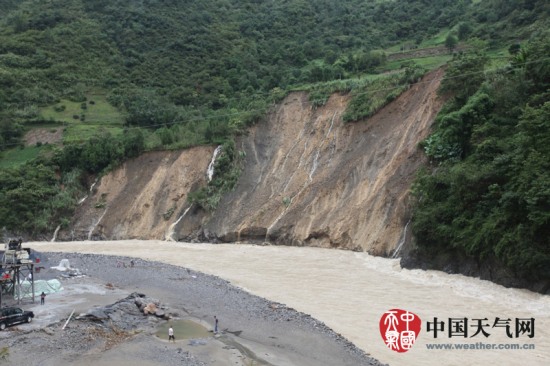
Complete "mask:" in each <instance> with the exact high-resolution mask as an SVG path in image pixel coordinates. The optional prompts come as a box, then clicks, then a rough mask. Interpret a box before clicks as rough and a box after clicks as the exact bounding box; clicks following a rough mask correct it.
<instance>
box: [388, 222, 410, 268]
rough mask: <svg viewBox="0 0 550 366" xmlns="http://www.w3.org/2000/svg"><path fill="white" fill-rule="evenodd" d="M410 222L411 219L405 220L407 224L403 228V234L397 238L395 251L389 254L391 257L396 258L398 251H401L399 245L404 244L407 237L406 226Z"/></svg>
mask: <svg viewBox="0 0 550 366" xmlns="http://www.w3.org/2000/svg"><path fill="white" fill-rule="evenodd" d="M410 223H411V219H409V221H407V224H406V225H405V228H404V229H403V234H402V235H401V238H399V244H398V245H397V248H396V249H395V252H393V255H392V256H391V257H392V258H397V256H398V255H399V252H400V251H401V247H403V244H405V240H406V239H407V228H408V227H409V224H410Z"/></svg>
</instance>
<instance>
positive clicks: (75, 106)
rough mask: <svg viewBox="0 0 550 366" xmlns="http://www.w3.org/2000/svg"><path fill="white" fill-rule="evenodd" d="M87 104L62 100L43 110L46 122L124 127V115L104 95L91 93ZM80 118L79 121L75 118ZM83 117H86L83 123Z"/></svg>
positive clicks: (42, 114)
mask: <svg viewBox="0 0 550 366" xmlns="http://www.w3.org/2000/svg"><path fill="white" fill-rule="evenodd" d="M86 98H87V100H86V101H85V102H72V101H70V100H65V99H62V100H61V101H60V102H59V103H57V104H55V105H52V106H48V107H45V108H43V109H42V110H41V116H42V117H43V118H44V120H53V121H60V122H63V123H65V124H81V123H85V124H87V125H111V126H115V125H120V126H121V125H122V124H123V123H124V114H123V113H121V112H120V111H119V110H118V109H117V108H115V107H113V106H112V105H111V104H109V102H107V98H106V96H105V95H103V94H98V93H91V94H88V95H87V97H86ZM75 116H78V119H77V118H75ZM81 116H84V121H82V118H81Z"/></svg>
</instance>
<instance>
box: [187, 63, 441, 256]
mask: <svg viewBox="0 0 550 366" xmlns="http://www.w3.org/2000/svg"><path fill="white" fill-rule="evenodd" d="M441 77H442V71H437V72H433V73H431V74H429V75H427V76H426V77H425V78H424V79H423V80H422V82H420V83H418V84H417V85H415V86H413V87H412V88H411V89H410V90H408V91H407V92H405V93H403V94H402V95H401V96H400V97H399V98H397V99H396V100H395V101H394V102H392V103H391V104H389V105H388V106H387V107H385V108H384V109H382V110H381V111H380V112H379V113H377V114H376V115H375V116H373V117H372V118H370V119H368V120H366V121H361V122H358V123H348V124H344V122H343V121H342V114H343V113H344V111H345V108H346V105H347V103H348V96H342V95H333V96H332V97H331V98H330V99H329V101H328V103H327V104H326V105H325V106H323V107H321V108H316V109H315V108H313V107H312V106H311V105H310V103H309V102H308V97H307V95H306V94H304V93H295V94H292V95H290V96H288V97H287V98H286V99H285V100H284V102H283V103H281V104H280V105H279V106H278V107H277V108H276V109H275V110H274V111H273V112H272V113H271V115H270V116H269V118H268V119H267V120H266V121H265V122H263V123H261V124H259V125H257V126H255V127H254V128H253V129H252V130H251V132H250V135H249V136H247V137H245V138H243V139H242V140H241V141H240V148H241V149H242V150H243V151H245V153H246V161H245V164H244V171H243V173H242V178H241V179H240V181H239V184H238V186H237V188H236V189H235V191H234V192H231V193H230V194H228V195H227V196H225V197H224V199H223V200H222V202H221V203H220V205H219V209H218V210H217V211H216V212H215V213H214V215H213V217H212V218H211V219H210V220H209V221H208V223H206V225H205V226H204V227H205V229H206V230H207V231H208V232H210V233H215V234H216V235H217V236H218V237H221V239H222V240H225V241H249V242H250V241H266V242H270V243H277V244H291V245H308V246H321V247H343V248H349V249H354V250H367V251H369V252H370V253H372V254H377V255H389V254H391V253H392V251H393V250H395V249H396V247H397V245H398V243H399V241H400V238H402V235H403V233H404V227H405V226H406V223H407V221H408V219H409V214H408V212H407V211H408V210H407V207H408V202H407V200H408V197H409V188H410V186H411V183H412V180H413V178H414V176H415V173H416V171H417V170H418V168H419V166H420V165H421V164H422V163H423V157H422V153H421V152H420V151H419V149H418V143H419V142H420V141H421V140H422V139H424V138H425V137H426V136H427V134H428V132H429V127H430V126H431V123H432V122H433V120H434V118H435V116H436V115H437V112H438V111H439V109H440V107H441V101H440V100H439V99H438V97H437V94H436V91H437V88H438V86H439V79H440V78H441ZM181 234H186V233H181Z"/></svg>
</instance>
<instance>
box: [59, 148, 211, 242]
mask: <svg viewBox="0 0 550 366" xmlns="http://www.w3.org/2000/svg"><path fill="white" fill-rule="evenodd" d="M213 151H214V148H213V147H209V146H201V147H195V148H191V149H188V150H184V151H166V152H162V151H157V152H150V153H146V154H143V155H142V156H140V157H138V158H136V159H132V160H130V161H128V162H126V163H124V164H123V165H122V166H121V167H120V168H119V169H116V170H115V171H113V172H112V173H110V174H107V175H105V176H104V177H102V178H101V179H100V180H99V181H98V182H97V183H96V184H94V185H93V187H92V189H91V191H92V192H90V195H89V197H87V198H86V199H85V200H84V201H83V203H82V204H81V206H80V207H79V209H78V210H77V212H76V214H75V217H74V220H73V223H72V225H71V228H70V230H66V231H62V232H60V233H59V235H58V238H59V239H60V240H73V239H161V240H164V239H167V240H169V239H170V238H171V237H172V236H173V234H174V233H173V232H172V230H173V227H172V225H173V224H174V223H175V221H177V218H178V217H180V216H181V215H182V213H183V212H185V211H184V210H185V209H186V208H187V207H188V206H189V204H188V203H187V195H188V193H189V192H192V191H194V190H196V189H198V188H199V187H201V186H203V185H205V184H206V180H207V176H206V170H207V167H208V164H209V163H210V158H211V156H212V153H213Z"/></svg>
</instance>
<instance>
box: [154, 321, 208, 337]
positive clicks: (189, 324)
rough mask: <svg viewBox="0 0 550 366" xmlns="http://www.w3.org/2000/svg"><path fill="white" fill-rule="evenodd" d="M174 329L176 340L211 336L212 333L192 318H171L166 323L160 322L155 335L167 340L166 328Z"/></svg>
mask: <svg viewBox="0 0 550 366" xmlns="http://www.w3.org/2000/svg"><path fill="white" fill-rule="evenodd" d="M170 326H172V328H173V329H174V337H175V338H176V341H177V340H181V339H196V338H206V337H211V336H212V333H210V332H209V331H208V329H206V328H205V327H203V326H202V325H200V324H199V323H196V322H194V321H192V320H171V321H169V322H167V323H164V324H161V325H160V326H159V327H158V328H157V332H156V333H155V335H156V336H157V337H159V338H160V339H165V340H168V328H170Z"/></svg>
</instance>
